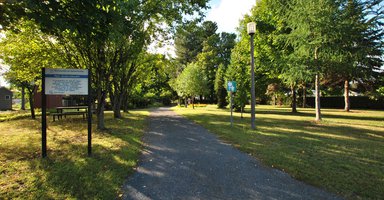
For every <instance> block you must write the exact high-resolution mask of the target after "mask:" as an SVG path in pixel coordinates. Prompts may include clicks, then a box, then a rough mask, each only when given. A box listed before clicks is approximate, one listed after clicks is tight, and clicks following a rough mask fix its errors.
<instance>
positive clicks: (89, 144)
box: [88, 70, 92, 156]
mask: <svg viewBox="0 0 384 200" xmlns="http://www.w3.org/2000/svg"><path fill="white" fill-rule="evenodd" d="M91 155H92V93H91V72H90V70H88V156H91Z"/></svg>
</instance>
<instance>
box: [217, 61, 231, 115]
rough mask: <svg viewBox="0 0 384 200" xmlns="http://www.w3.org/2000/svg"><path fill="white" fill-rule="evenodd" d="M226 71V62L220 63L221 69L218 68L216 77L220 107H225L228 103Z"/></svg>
mask: <svg viewBox="0 0 384 200" xmlns="http://www.w3.org/2000/svg"><path fill="white" fill-rule="evenodd" d="M225 72H226V71H225V66H224V64H220V65H219V69H217V72H216V79H215V91H216V96H217V107H218V108H225V106H227V105H228V103H227V101H226V97H227V88H226V82H225Z"/></svg>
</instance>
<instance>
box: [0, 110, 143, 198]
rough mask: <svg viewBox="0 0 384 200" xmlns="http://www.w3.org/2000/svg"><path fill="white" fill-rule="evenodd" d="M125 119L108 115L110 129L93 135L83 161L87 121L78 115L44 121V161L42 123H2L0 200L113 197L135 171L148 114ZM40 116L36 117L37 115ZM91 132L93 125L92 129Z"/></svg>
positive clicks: (13, 121) (127, 116) (24, 120)
mask: <svg viewBox="0 0 384 200" xmlns="http://www.w3.org/2000/svg"><path fill="white" fill-rule="evenodd" d="M123 116H124V119H112V114H111V113H106V126H107V127H108V128H109V130H108V131H105V132H98V131H93V141H92V142H93V156H92V157H87V123H86V121H85V120H83V119H82V117H80V116H72V117H68V118H67V119H63V120H59V121H56V122H52V117H47V119H48V129H47V148H48V158H46V159H42V158H41V122H40V120H31V119H20V120H12V121H5V122H0V199H116V198H118V197H119V196H121V187H122V185H123V182H124V181H125V180H126V178H127V176H128V175H129V174H131V173H132V172H133V167H135V166H136V164H137V160H138V155H139V154H140V149H141V145H142V143H141V137H142V135H143V130H144V127H145V118H146V117H147V116H148V112H147V111H131V112H130V113H129V114H123ZM38 118H40V117H38ZM93 128H94V130H95V126H94V127H93Z"/></svg>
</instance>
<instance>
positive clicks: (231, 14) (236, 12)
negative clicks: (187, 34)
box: [149, 0, 256, 57]
mask: <svg viewBox="0 0 384 200" xmlns="http://www.w3.org/2000/svg"><path fill="white" fill-rule="evenodd" d="M255 4H256V0H211V1H210V2H209V5H210V7H211V8H210V9H209V10H207V11H206V12H205V13H206V15H205V16H206V17H205V21H213V22H216V23H217V26H218V29H217V33H221V32H228V33H236V28H237V27H238V25H239V21H240V20H241V19H242V18H243V16H244V15H245V14H249V13H250V10H251V9H252V7H253V6H254V5H255ZM171 43H172V42H171ZM149 52H153V53H160V54H168V55H169V56H171V57H175V56H176V55H175V49H174V46H172V45H165V46H163V47H161V48H159V47H156V43H152V45H150V47H149Z"/></svg>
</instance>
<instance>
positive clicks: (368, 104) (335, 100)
mask: <svg viewBox="0 0 384 200" xmlns="http://www.w3.org/2000/svg"><path fill="white" fill-rule="evenodd" d="M349 102H350V106H351V109H375V110H384V98H380V99H378V100H375V99H370V98H369V97H364V96H351V97H349ZM320 105H321V107H322V108H341V109H343V108H344V106H345V105H344V97H342V96H341V97H321V98H320ZM307 106H308V107H312V108H314V107H315V97H307Z"/></svg>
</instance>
